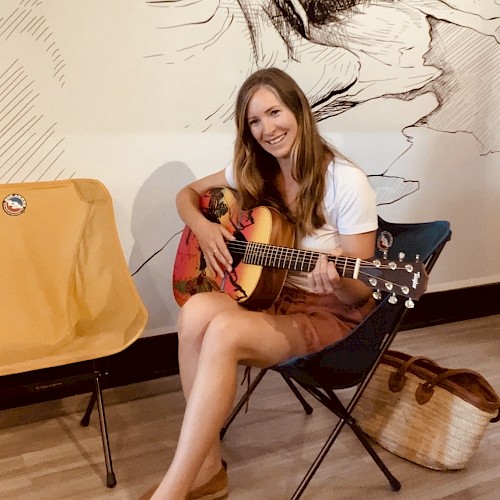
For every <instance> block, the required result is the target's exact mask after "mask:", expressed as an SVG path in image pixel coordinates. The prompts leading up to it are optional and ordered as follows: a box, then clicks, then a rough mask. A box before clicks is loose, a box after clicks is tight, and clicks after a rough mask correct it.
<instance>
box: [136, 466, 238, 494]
mask: <svg viewBox="0 0 500 500" xmlns="http://www.w3.org/2000/svg"><path fill="white" fill-rule="evenodd" d="M226 470H227V463H226V462H225V461H224V460H222V467H221V468H220V469H219V471H218V472H217V474H215V475H214V476H212V478H211V479H210V480H209V481H207V482H206V483H205V484H203V485H201V486H199V487H198V488H195V489H194V490H193V491H191V492H189V494H188V496H187V500H202V499H203V500H222V499H223V498H226V497H227V493H228V480H227V473H226ZM158 486H159V485H156V486H153V487H152V488H150V489H149V490H148V491H146V492H145V493H143V494H142V495H141V496H140V497H139V500H150V498H151V497H152V496H153V494H154V492H155V491H156V490H157V488H158Z"/></svg>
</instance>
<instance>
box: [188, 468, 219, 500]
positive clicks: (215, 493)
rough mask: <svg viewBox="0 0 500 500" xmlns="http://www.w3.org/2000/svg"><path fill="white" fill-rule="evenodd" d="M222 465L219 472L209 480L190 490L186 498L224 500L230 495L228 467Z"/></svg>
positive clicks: (189, 499)
mask: <svg viewBox="0 0 500 500" xmlns="http://www.w3.org/2000/svg"><path fill="white" fill-rule="evenodd" d="M224 465H225V464H223V465H222V467H221V468H220V470H219V472H217V474H215V476H213V477H212V479H210V480H209V481H208V482H206V483H205V484H203V485H201V486H200V487H198V488H196V489H195V490H193V491H190V492H189V494H188V496H187V498H186V500H222V499H223V498H227V495H228V480H227V472H226V467H225V466H224Z"/></svg>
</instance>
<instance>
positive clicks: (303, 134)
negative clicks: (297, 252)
mask: <svg viewBox="0 0 500 500" xmlns="http://www.w3.org/2000/svg"><path fill="white" fill-rule="evenodd" d="M262 87H268V88H270V89H271V90H273V91H274V92H275V93H276V95H277V96H278V97H279V99H280V100H281V102H282V103H283V104H284V105H285V106H286V107H287V108H288V109H290V111H291V112H292V113H293V114H294V116H295V119H296V120H297V125H298V129H297V138H296V140H295V143H294V145H293V148H292V176H293V178H294V180H295V181H296V182H297V183H298V185H299V192H298V194H297V200H296V208H295V210H294V213H293V214H291V213H290V211H289V210H288V208H287V207H286V205H285V203H284V201H283V199H282V197H281V195H280V193H279V191H278V188H277V186H276V181H277V176H278V174H279V172H280V168H279V165H278V161H277V160H276V158H275V157H274V156H272V155H271V154H269V153H267V152H266V151H264V149H262V147H261V146H260V145H259V144H258V143H257V141H256V140H255V139H254V137H253V136H252V133H251V131H250V127H249V125H248V122H247V116H246V113H247V107H248V103H249V101H250V99H251V98H252V96H253V95H254V94H255V92H256V91H257V90H258V89H259V88H262ZM235 118H236V128H237V137H236V143H235V154H234V176H235V179H236V184H237V188H238V191H239V193H240V195H241V201H240V204H241V208H242V209H244V210H247V209H249V208H252V207H255V206H258V205H267V206H271V207H274V208H277V209H278V210H279V211H280V212H281V213H282V214H284V215H285V216H287V217H288V218H290V219H291V220H293V221H294V222H295V224H296V225H297V228H298V229H299V230H301V231H302V232H304V233H306V234H311V233H312V232H313V231H314V229H316V228H319V227H321V226H322V225H323V224H324V223H325V215H324V212H323V196H324V192H325V173H326V168H327V161H326V159H327V157H328V156H332V155H333V154H334V151H333V149H332V148H331V146H329V145H328V144H327V143H326V141H324V139H323V138H322V137H321V136H320V135H319V132H318V130H317V127H316V122H315V120H314V117H313V114H312V111H311V108H310V106H309V102H308V100H307V97H306V96H305V94H304V93H303V92H302V90H301V89H300V87H299V86H298V85H297V83H296V82H295V80H293V78H291V77H290V76H289V75H287V74H286V73H285V72H284V71H281V70H280V69H277V68H266V69H261V70H258V71H256V72H255V73H253V74H252V75H250V76H249V77H248V78H247V80H246V81H245V82H244V83H243V85H242V86H241V88H240V90H239V92H238V96H237V99H236V110H235Z"/></svg>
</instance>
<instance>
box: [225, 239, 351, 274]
mask: <svg viewBox="0 0 500 500" xmlns="http://www.w3.org/2000/svg"><path fill="white" fill-rule="evenodd" d="M227 246H228V248H229V251H230V252H231V253H234V254H240V255H243V257H242V259H241V260H242V262H243V263H245V264H253V265H257V266H263V267H274V268H279V269H288V270H291V271H302V272H306V273H308V272H311V271H312V270H313V269H314V267H315V266H316V262H317V261H318V259H319V257H320V256H321V255H327V254H323V253H321V252H314V251H311V250H300V249H297V248H288V247H281V246H274V245H269V244H267V243H256V242H251V241H248V242H247V241H238V240H233V241H228V242H227ZM327 258H328V261H329V262H333V263H334V264H335V268H336V269H337V272H338V273H339V275H340V276H343V277H346V278H355V279H357V278H358V274H359V268H360V262H361V261H360V259H355V258H352V257H342V256H333V255H327Z"/></svg>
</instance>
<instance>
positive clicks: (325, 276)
mask: <svg viewBox="0 0 500 500" xmlns="http://www.w3.org/2000/svg"><path fill="white" fill-rule="evenodd" d="M332 255H340V251H339V252H336V253H333V254H332ZM307 279H308V282H309V285H310V287H311V288H312V290H313V291H314V292H315V293H333V292H335V291H336V290H339V289H340V288H342V284H343V283H342V281H343V280H342V278H341V277H340V275H339V273H338V272H337V269H336V268H335V264H334V263H333V262H329V261H328V256H327V255H325V254H322V255H320V257H319V258H318V261H317V262H316V266H315V267H314V269H313V270H312V272H310V273H309V274H308V276H307Z"/></svg>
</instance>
